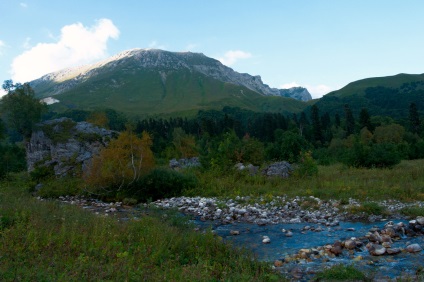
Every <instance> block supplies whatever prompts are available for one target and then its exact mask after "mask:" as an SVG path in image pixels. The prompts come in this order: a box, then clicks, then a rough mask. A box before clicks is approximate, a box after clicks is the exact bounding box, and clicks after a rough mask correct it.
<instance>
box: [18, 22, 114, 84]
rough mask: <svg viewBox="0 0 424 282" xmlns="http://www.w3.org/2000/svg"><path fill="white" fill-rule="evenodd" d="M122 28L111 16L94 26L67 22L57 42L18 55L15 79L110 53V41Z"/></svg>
mask: <svg viewBox="0 0 424 282" xmlns="http://www.w3.org/2000/svg"><path fill="white" fill-rule="evenodd" d="M118 37H119V29H118V28H117V27H116V26H115V25H114V24H113V22H112V21H111V20H110V19H100V20H98V21H97V22H96V24H95V25H93V26H91V27H85V26H84V25H83V24H82V23H74V24H71V25H66V26H64V27H63V28H62V29H61V34H60V36H59V39H58V40H57V42H54V43H38V44H37V45H35V46H34V47H32V48H30V49H29V50H27V51H25V52H23V53H22V54H21V55H19V56H17V57H16V58H15V59H14V60H13V62H12V65H11V74H12V79H13V80H14V81H16V82H21V83H23V82H27V81H30V80H33V79H35V78H38V77H40V76H42V75H44V74H46V73H50V72H54V71H57V70H60V69H63V68H67V67H72V66H77V65H82V64H87V63H91V62H93V61H96V60H99V59H101V58H104V57H106V56H107V42H108V40H109V39H110V38H112V39H118Z"/></svg>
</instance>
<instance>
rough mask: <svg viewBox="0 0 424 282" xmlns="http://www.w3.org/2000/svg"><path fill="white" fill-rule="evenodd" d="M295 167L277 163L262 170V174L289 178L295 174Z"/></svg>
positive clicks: (285, 163) (284, 162) (286, 163)
mask: <svg viewBox="0 0 424 282" xmlns="http://www.w3.org/2000/svg"><path fill="white" fill-rule="evenodd" d="M293 170H294V169H293V166H292V165H291V164H290V163H288V162H286V161H283V162H276V163H273V164H271V165H269V166H268V167H266V168H265V169H263V170H262V174H263V175H266V176H279V177H282V178H288V177H289V176H290V174H291V173H292V172H293Z"/></svg>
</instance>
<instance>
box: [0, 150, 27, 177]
mask: <svg viewBox="0 0 424 282" xmlns="http://www.w3.org/2000/svg"><path fill="white" fill-rule="evenodd" d="M0 160H1V161H0V179H1V178H3V177H4V176H5V175H6V174H7V173H9V172H19V171H23V170H25V169H26V159H25V149H24V148H22V147H19V146H17V145H10V144H1V143H0Z"/></svg>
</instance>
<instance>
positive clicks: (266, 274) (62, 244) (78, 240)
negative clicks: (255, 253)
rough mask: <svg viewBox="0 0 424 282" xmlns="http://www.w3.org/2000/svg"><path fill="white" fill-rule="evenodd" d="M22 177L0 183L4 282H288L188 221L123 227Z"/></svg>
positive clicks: (144, 221)
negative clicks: (44, 197) (35, 190)
mask: <svg viewBox="0 0 424 282" xmlns="http://www.w3.org/2000/svg"><path fill="white" fill-rule="evenodd" d="M20 177H21V179H20V180H16V179H14V180H13V181H8V182H1V183H0V223H1V224H0V280H1V281H99V280H102V281H222V280H225V281H271V280H274V281H275V280H278V281H280V280H283V278H282V277H281V276H279V275H278V274H276V273H274V272H273V271H272V270H271V269H270V267H269V266H268V265H266V264H264V263H259V262H257V261H256V260H254V259H253V257H252V256H251V255H250V254H249V253H247V252H244V251H241V250H234V249H233V248H231V247H230V246H228V245H225V244H224V243H222V242H221V241H220V240H219V239H218V238H217V237H215V236H214V235H213V234H212V233H211V232H207V233H206V234H200V233H198V232H194V231H193V228H192V227H191V226H189V225H188V224H187V222H186V221H184V220H181V219H176V218H175V217H172V216H168V217H166V218H167V219H164V217H161V216H158V215H151V216H145V217H142V218H141V219H140V220H138V221H130V222H125V223H120V222H118V221H116V220H115V219H113V218H107V217H106V218H105V217H99V216H96V215H94V214H91V213H89V212H85V211H83V210H81V209H80V208H78V207H74V206H70V205H64V204H60V203H58V202H55V201H43V202H40V201H38V200H36V199H34V198H33V197H31V196H30V195H29V193H28V192H27V191H28V188H27V185H26V182H25V179H22V175H21V176H20Z"/></svg>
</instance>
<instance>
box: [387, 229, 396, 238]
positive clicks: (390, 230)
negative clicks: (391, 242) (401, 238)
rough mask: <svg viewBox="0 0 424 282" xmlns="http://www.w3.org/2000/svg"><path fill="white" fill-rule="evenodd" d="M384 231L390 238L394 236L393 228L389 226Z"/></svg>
mask: <svg viewBox="0 0 424 282" xmlns="http://www.w3.org/2000/svg"><path fill="white" fill-rule="evenodd" d="M385 231H386V235H388V236H390V237H391V238H393V237H395V236H396V232H395V230H394V229H393V228H391V227H388V228H386V229H385Z"/></svg>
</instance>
